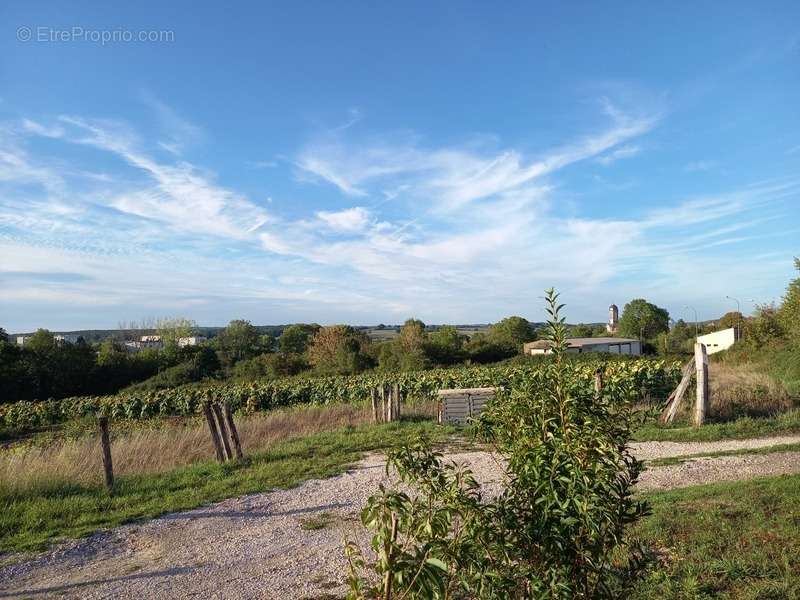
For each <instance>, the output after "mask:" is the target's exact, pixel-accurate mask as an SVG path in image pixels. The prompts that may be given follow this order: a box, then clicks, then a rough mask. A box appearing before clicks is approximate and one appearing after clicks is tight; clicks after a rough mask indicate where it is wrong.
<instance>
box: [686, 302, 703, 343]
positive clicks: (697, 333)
mask: <svg viewBox="0 0 800 600" xmlns="http://www.w3.org/2000/svg"><path fill="white" fill-rule="evenodd" d="M683 308H684V309H686V308H691V309H692V310H693V311H694V337H697V336H699V335H700V330H699V329H698V328H697V309H695V307H694V306H689V305H688V304H687V305H686V306H684V307H683Z"/></svg>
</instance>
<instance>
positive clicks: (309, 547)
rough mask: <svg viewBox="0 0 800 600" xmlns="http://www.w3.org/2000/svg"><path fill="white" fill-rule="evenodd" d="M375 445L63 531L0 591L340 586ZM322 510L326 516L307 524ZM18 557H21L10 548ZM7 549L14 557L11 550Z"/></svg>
mask: <svg viewBox="0 0 800 600" xmlns="http://www.w3.org/2000/svg"><path fill="white" fill-rule="evenodd" d="M797 442H800V436H796V437H776V438H765V439H756V440H742V441H726V442H711V443H689V444H676V443H672V442H644V443H639V444H636V447H635V452H636V454H637V456H639V457H641V458H644V459H654V458H667V457H676V456H686V455H691V454H698V453H703V452H719V451H727V450H741V449H755V448H763V447H766V446H771V445H778V444H789V443H797ZM449 457H450V458H452V459H453V460H456V461H463V462H467V463H469V464H470V465H471V466H472V468H473V470H474V471H475V474H476V477H477V478H478V480H479V481H481V482H483V483H485V484H486V485H488V486H490V487H493V488H495V489H499V487H500V485H501V483H502V482H501V481H500V480H499V476H500V473H501V469H500V468H499V466H498V464H497V462H496V459H495V457H493V456H492V455H491V454H489V453H487V452H465V453H460V454H452V455H450V456H449ZM797 472H800V452H775V453H772V454H750V455H746V454H745V455H737V456H726V457H718V458H696V459H690V460H688V461H686V462H683V463H681V464H677V465H670V466H664V467H655V468H652V469H648V470H647V471H645V473H644V474H643V476H642V478H641V482H640V484H639V485H640V488H641V489H645V490H655V489H668V488H675V487H682V486H687V485H696V484H701V483H708V482H712V481H722V480H736V479H749V478H752V477H758V476H764V475H775V474H781V473H797ZM381 482H383V483H388V480H387V478H386V475H385V469H384V462H383V459H382V457H381V456H379V455H371V456H368V457H366V458H365V459H364V460H363V461H362V462H361V463H359V464H358V465H357V466H356V467H354V468H353V469H352V470H351V471H349V472H347V473H345V474H343V475H340V476H338V477H332V478H330V479H326V480H313V481H308V482H306V483H304V484H303V485H301V486H299V487H297V488H294V489H291V490H278V491H273V492H269V493H263V494H254V495H249V496H244V497H240V498H232V499H229V500H225V501H223V502H219V503H216V504H213V505H211V506H207V507H203V508H199V509H196V510H192V511H188V512H182V513H176V514H171V515H166V516H164V517H161V518H159V519H155V520H152V521H149V522H146V523H138V524H131V525H126V526H123V527H119V528H116V529H113V530H110V531H105V532H101V533H97V534H95V535H93V536H91V537H89V538H86V539H83V540H77V541H72V542H66V543H63V544H60V545H58V546H57V547H56V548H54V549H53V550H51V551H49V552H47V553H44V554H41V555H39V556H37V557H35V558H32V559H31V558H25V557H18V558H19V560H17V561H16V562H11V564H6V565H5V566H3V567H0V598H33V597H44V596H50V597H56V596H57V597H68V598H136V599H137V600H142V599H144V598H275V599H278V598H280V599H290V598H295V599H299V598H306V599H312V598H315V599H321V598H326V597H327V598H331V597H337V596H341V595H344V593H345V592H346V588H345V587H344V585H343V584H344V578H345V573H346V563H345V559H344V556H343V553H342V545H343V540H344V539H345V538H349V539H353V540H356V541H359V542H360V543H361V544H362V547H366V546H367V541H368V539H367V537H366V535H365V532H364V531H363V529H362V528H361V526H360V523H359V521H358V512H359V511H360V509H361V507H362V506H363V505H364V503H365V501H366V499H367V498H368V497H369V496H370V494H372V493H373V492H374V491H375V490H376V489H377V487H378V484H379V483H381ZM320 513H328V516H329V517H330V523H329V524H328V525H327V526H326V527H323V528H321V529H316V530H310V531H308V530H305V529H303V528H302V527H301V525H302V524H303V522H304V520H305V519H307V518H309V517H310V516H314V515H317V516H319V514H320ZM15 558H16V557H15ZM12 560H13V559H12Z"/></svg>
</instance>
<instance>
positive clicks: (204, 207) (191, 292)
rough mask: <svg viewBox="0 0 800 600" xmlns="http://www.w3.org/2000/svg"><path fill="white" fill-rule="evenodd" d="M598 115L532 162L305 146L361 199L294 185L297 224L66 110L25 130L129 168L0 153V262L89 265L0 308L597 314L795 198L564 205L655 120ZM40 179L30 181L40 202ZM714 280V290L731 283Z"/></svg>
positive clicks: (790, 190)
mask: <svg viewBox="0 0 800 600" xmlns="http://www.w3.org/2000/svg"><path fill="white" fill-rule="evenodd" d="M609 106H610V105H609ZM608 112H609V114H610V115H611V117H612V121H613V122H612V124H611V126H610V127H609V128H608V129H607V130H606V131H603V132H600V133H598V134H594V135H590V136H586V137H584V138H581V139H578V140H576V141H573V142H571V143H567V144H565V145H563V146H561V147H558V148H556V149H554V150H552V151H551V152H549V153H547V154H543V155H539V156H534V155H532V154H530V153H529V152H523V151H521V150H519V149H513V148H512V149H504V150H500V151H498V150H489V149H487V146H486V145H485V143H481V144H471V145H454V146H443V147H438V148H427V147H425V146H424V145H422V144H421V143H419V142H418V141H417V140H415V139H413V138H411V137H410V136H406V137H405V138H403V139H397V138H394V139H393V141H392V140H390V141H386V140H384V141H382V142H374V143H363V142H362V141H359V140H347V139H344V138H342V137H341V136H339V137H336V138H335V139H334V138H328V139H327V140H326V141H325V142H324V143H321V142H318V143H313V144H309V145H308V146H306V147H305V148H304V149H303V150H302V151H301V152H300V155H299V156H298V158H297V160H296V164H297V165H305V166H308V165H312V164H313V165H316V166H317V167H319V168H317V169H316V170H312V169H302V171H303V172H304V173H306V174H311V175H313V176H314V177H317V178H324V179H326V180H327V181H329V182H331V183H335V184H336V185H337V187H338V188H339V189H340V190H341V191H342V192H344V193H345V194H347V195H351V196H357V197H360V198H363V199H364V200H363V201H358V202H353V204H357V205H355V206H350V207H347V208H342V209H338V210H333V209H330V206H331V205H333V203H332V202H331V203H328V204H327V207H328V208H327V209H321V207H320V206H319V204H317V205H314V206H310V205H304V204H303V198H302V196H301V195H299V196H298V197H297V198H296V199H295V203H294V204H293V206H292V213H291V214H292V216H291V217H289V216H287V215H288V214H289V213H288V211H287V213H284V216H280V213H278V212H276V213H275V214H273V213H272V212H267V211H265V210H264V208H263V207H262V206H261V205H259V204H257V203H256V202H254V201H253V200H251V199H249V198H248V197H246V196H245V195H243V194H241V193H239V192H237V191H235V190H233V189H230V188H228V187H225V186H222V185H221V184H219V183H217V181H216V179H215V177H214V176H213V174H210V173H208V172H206V171H205V170H203V169H202V168H200V167H199V166H197V165H195V164H192V163H189V162H187V161H181V160H175V159H168V160H161V159H158V158H154V156H153V154H152V153H151V152H148V151H147V148H151V149H152V148H153V146H154V145H155V144H156V143H157V141H151V143H150V144H149V145H148V144H147V143H146V142H145V141H142V140H141V139H140V137H139V136H138V134H137V133H136V132H135V131H132V130H131V129H130V128H129V127H128V126H127V125H125V124H124V123H118V122H113V121H98V120H91V119H86V118H80V117H63V118H61V119H60V120H59V121H57V123H56V125H54V126H45V125H41V126H40V127H39V128H37V127H29V126H23V127H21V129H22V130H24V131H25V132H26V133H25V135H29V136H32V135H45V133H43V132H50V133H52V132H53V131H54V129H56V128H60V129H61V131H60V134H59V139H61V140H62V141H63V143H64V144H67V145H68V144H82V145H87V146H91V147H93V148H96V149H99V150H100V151H103V152H105V153H107V154H108V155H109V156H115V157H118V158H119V159H120V160H119V161H118V162H119V167H120V168H119V172H118V173H115V177H113V178H112V179H109V178H107V177H100V178H97V177H90V174H91V173H93V171H92V169H91V168H86V167H87V165H85V164H80V163H81V159H80V158H78V157H74V156H73V154H76V155H77V154H79V153H70V152H69V146H66V148H67V153H66V156H67V158H66V159H64V158H62V159H61V164H60V166H61V167H62V168H61V169H54V168H53V166H54V165H53V164H50V163H49V162H48V161H47V160H45V159H44V158H42V157H35V158H34V157H32V156H31V155H29V154H28V153H26V151H25V149H24V148H23V147H21V146H20V145H19V143H18V142H19V140H11V141H7V143H5V144H0V184H4V185H6V186H7V187H6V188H0V225H2V226H5V229H0V245H2V248H1V249H0V250H2V252H3V255H2V256H3V259H4V264H3V265H2V268H3V269H6V270H14V271H26V272H27V271H29V272H33V273H40V272H48V273H50V272H74V273H79V274H80V275H81V276H82V278H79V279H78V280H76V281H75V282H74V283H69V284H68V285H63V286H61V287H59V288H58V289H56V286H51V287H47V288H45V287H42V285H43V284H37V283H36V281H35V280H31V281H27V280H26V281H24V282H21V284H20V286H19V287H15V290H14V292H13V294H12V295H11V296H8V297H6V298H5V299H4V300H3V301H4V302H6V303H8V302H19V303H24V302H33V303H36V304H37V305H42V306H44V305H46V304H47V302H48V300H47V298H48V294H47V292H48V291H52V292H53V295H52V296H50V298H51V300H50V302H51V303H58V302H62V303H68V304H69V305H70V306H76V307H80V306H82V305H85V306H88V305H89V304H91V303H94V305H98V306H99V305H102V306H105V307H110V308H109V309H108V310H119V311H123V310H129V309H126V308H125V307H129V306H141V307H143V308H142V309H141V310H142V311H150V312H153V313H154V314H166V313H168V312H176V310H174V309H173V308H172V307H177V308H178V309H179V308H180V307H181V306H182V307H195V308H193V309H192V310H200V308H196V307H203V306H209V307H216V310H217V313H212V312H209V313H208V314H216V315H217V316H214V317H213V318H214V321H213V322H214V323H218V322H220V320H223V319H224V317H221V316H219V315H222V314H225V317H228V318H233V317H236V316H245V317H246V318H247V317H248V316H249V315H250V313H247V312H239V313H235V314H230V315H229V314H228V313H224V311H225V310H232V309H229V308H228V307H229V306H235V307H237V308H236V310H245V311H246V310H255V309H254V308H252V307H253V306H260V305H265V303H267V304H268V305H269V307H270V309H271V310H272V309H274V310H275V311H278V312H275V313H272V312H271V313H268V314H267V318H266V319H265V320H263V321H262V322H266V321H267V320H271V321H279V320H290V319H300V318H303V316H301V315H307V317H308V319H309V320H317V321H324V320H325V319H324V318H323V317H321V316H320V314H318V312H319V311H326V312H325V314H328V315H336V317H335V318H336V320H342V319H345V318H349V319H350V320H352V321H355V322H361V323H363V322H368V321H369V320H370V318H371V316H374V317H375V318H380V319H381V320H386V319H390V318H392V317H396V318H397V319H398V320H401V319H402V318H404V317H407V316H408V315H409V314H417V315H419V316H422V317H423V318H426V319H433V320H435V321H468V320H474V321H486V320H491V319H494V318H497V317H500V316H503V315H505V314H510V313H512V312H517V313H522V314H525V315H526V316H530V317H536V316H537V314H538V313H535V312H534V311H537V310H538V307H539V306H540V305H541V302H540V301H539V299H538V296H539V295H540V293H541V290H542V289H544V288H545V287H549V286H551V285H555V286H556V287H558V288H560V289H562V290H563V291H564V292H565V298H566V299H567V301H568V302H574V300H573V298H575V297H579V298H582V297H585V298H591V299H592V301H596V302H598V303H600V304H601V305H602V304H605V305H606V306H607V304H608V303H609V302H610V301H611V300H615V301H617V302H618V303H619V302H622V301H623V300H624V297H622V298H620V297H615V298H609V299H606V298H605V296H603V297H602V301H601V300H600V296H599V294H601V292H602V293H607V292H603V290H608V289H609V288H610V282H614V288H615V289H618V290H622V291H620V292H618V293H619V294H623V293H628V290H629V289H632V288H626V287H625V285H626V284H624V281H625V280H626V278H630V279H635V278H637V277H638V278H639V279H640V280H641V279H642V278H643V277H645V276H647V278H648V279H652V278H653V277H661V276H664V277H667V278H668V279H669V280H670V281H671V282H672V285H674V286H676V287H675V289H680V288H682V289H689V288H691V287H692V285H696V284H697V282H698V281H703V279H702V277H700V278H699V279H696V280H692V279H691V278H690V277H689V276H688V275H686V276H684V275H682V274H681V272H680V270H679V268H678V266H677V265H678V264H679V263H680V261H681V260H683V261H686V262H692V261H694V260H695V258H696V257H697V256H698V255H700V256H703V257H705V256H707V255H708V254H713V253H714V252H715V248H721V247H722V246H723V245H726V246H728V247H731V246H732V247H736V246H737V244H741V243H743V241H746V240H748V239H753V238H754V236H757V235H761V234H762V233H763V232H761V231H758V229H757V228H758V227H759V223H760V220H762V219H767V218H774V217H775V215H779V214H780V211H781V210H782V207H783V206H784V205H791V203H792V202H796V198H797V192H798V189H800V181H797V180H794V179H786V180H781V181H767V182H759V183H757V184H754V185H752V186H748V187H745V188H742V189H739V190H732V191H730V192H728V193H724V194H717V195H713V196H709V195H706V196H697V197H692V198H686V199H685V200H683V201H677V202H674V203H673V204H672V206H664V202H663V201H662V200H661V199H659V198H648V199H647V202H645V203H644V205H645V206H654V205H660V206H662V208H661V209H659V210H651V211H646V212H643V213H640V214H636V213H634V212H631V213H630V214H629V215H626V216H625V217H617V218H597V217H589V216H586V215H583V214H581V210H580V207H574V208H573V209H571V210H567V209H565V208H564V201H563V200H564V196H565V191H564V190H563V187H562V185H563V184H562V185H556V183H557V182H556V181H551V179H552V180H554V179H555V177H551V176H553V175H554V174H555V173H557V172H558V171H559V169H562V168H564V167H566V166H568V165H573V164H575V163H577V162H580V161H582V160H587V159H588V160H597V159H600V158H604V157H606V156H608V155H609V154H613V153H615V152H622V153H623V154H624V153H625V152H629V150H626V149H628V148H630V147H635V146H633V144H632V142H631V140H632V139H633V138H635V137H637V136H640V135H643V134H644V133H646V132H647V131H649V130H650V129H651V128H652V127H653V126H654V124H655V122H656V119H655V118H637V119H633V118H628V117H626V116H625V115H623V114H622V113H620V112H619V111H616V110H615V109H613V107H610V108H609V109H608ZM75 163H78V164H75ZM65 167H66V168H65ZM593 170H596V168H593ZM67 172H70V173H73V174H74V175H70V176H67V175H66V173H67ZM62 175H63V176H62ZM4 176H5V179H3V177H4ZM558 183H559V184H561V182H558ZM17 184H19V188H17V187H14V186H16V185H17ZM31 184H34V185H33V186H32V185H31ZM31 187H38V188H41V190H38V191H37V194H38V195H36V196H34V195H31V192H30V189H29V188H31ZM9 188H10V189H11V192H12V193H4V192H5V191H6V190H7V189H9ZM298 189H299V190H300V192H302V190H303V189H304V188H302V187H300V188H298ZM567 192H568V190H567ZM782 203H783V204H782ZM275 205H276V206H278V207H281V206H285V204H284V203H283V202H281V201H279V200H276V203H275ZM278 210H279V209H278ZM284 210H285V209H284ZM775 233H776V235H778V234H779V233H780V232H775ZM749 262H750V261H749V260H747V261H744V263H743V264H742V265H740V266H738V267H737V266H736V265H735V264H733V263H731V264H730V265H729V267H730V268H731V271H730V273H729V274H728V275H729V276H730V277H734V275H733V274H734V273H738V274H746V273H750V272H753V273H755V272H760V271H759V270H758V269H750V267H749V266H748V265H749ZM748 269H750V270H748ZM695 275H697V274H696V273H695ZM0 276H2V273H0ZM714 277H715V279H713V285H712V287H713V288H714V289H716V287H714V286H722V285H723V282H722V281H721V276H720V277H718V276H717V275H716V274H715V275H714ZM621 281H622V282H623V283H620V282H621ZM37 285H38V287H37ZM659 285H660V284H659ZM660 289H662V288H660ZM616 293H617V292H615V294H616ZM648 293H650V292H649V290H648ZM661 293H663V294H664V295H665V296H666V297H670V296H669V295H670V294H672V296H675V295H676V294H677V292H674V291H672V292H670V291H669V290H668V289H666V288H663V289H662V291H661ZM81 295H83V296H85V297H86V298H87V299H86V300H85V301H81V300H80V298H81ZM753 295H756V292H753ZM607 300H608V301H607ZM588 302H589V300H587V301H586V303H587V304H588ZM114 307H117V308H116V309H115V308H114ZM158 307H161V308H158ZM220 307H223V308H220ZM248 307H250V308H248ZM209 311H211V309H209ZM220 311H222V312H220ZM301 311H304V312H301ZM315 311H316V312H315ZM176 314H177V313H176ZM203 314H205V313H202V312H201V313H197V314H191V315H187V316H192V317H196V318H198V320H202V318H203V317H202V315H203ZM259 314H261V313H259ZM140 316H141V312H140V313H138V314H134V315H130V314H128V315H125V314H118V315H117V317H116V318H124V317H128V318H133V317H135V318H138V317H140ZM538 316H539V317H541V315H538ZM600 318H602V316H601V317H600ZM205 322H209V321H207V320H206V321H205Z"/></svg>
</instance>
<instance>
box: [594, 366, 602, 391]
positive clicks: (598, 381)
mask: <svg viewBox="0 0 800 600" xmlns="http://www.w3.org/2000/svg"><path fill="white" fill-rule="evenodd" d="M602 391H603V371H602V370H601V369H597V370H596V371H595V372H594V395H595V396H600V392H602Z"/></svg>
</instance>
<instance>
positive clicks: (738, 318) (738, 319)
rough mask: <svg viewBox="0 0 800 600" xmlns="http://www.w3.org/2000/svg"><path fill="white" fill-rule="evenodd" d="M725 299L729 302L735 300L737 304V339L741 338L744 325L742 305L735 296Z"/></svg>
mask: <svg viewBox="0 0 800 600" xmlns="http://www.w3.org/2000/svg"><path fill="white" fill-rule="evenodd" d="M725 297H726V298H727V299H728V300H733V301H734V302H736V338H739V337H741V335H742V329H741V327H742V323H741V320H742V305H741V303H740V302H739V300H738V299H737V298H734V297H733V296H725Z"/></svg>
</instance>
